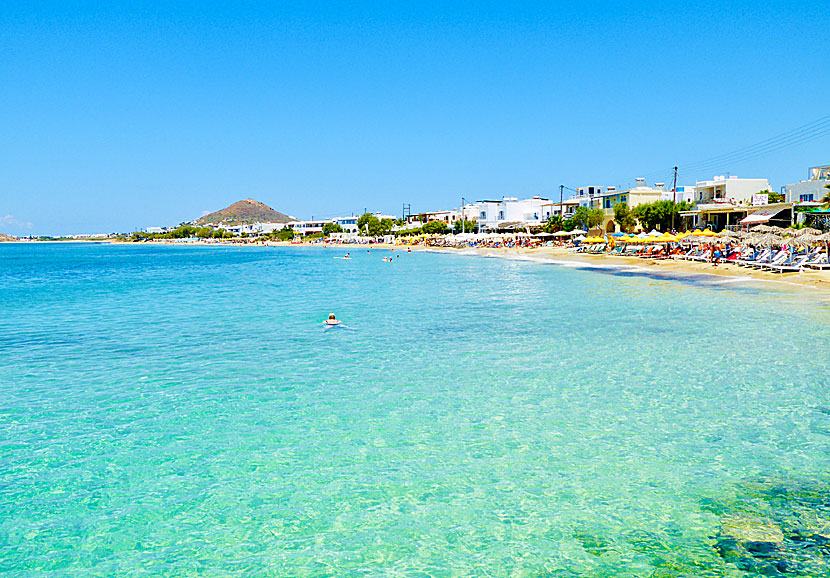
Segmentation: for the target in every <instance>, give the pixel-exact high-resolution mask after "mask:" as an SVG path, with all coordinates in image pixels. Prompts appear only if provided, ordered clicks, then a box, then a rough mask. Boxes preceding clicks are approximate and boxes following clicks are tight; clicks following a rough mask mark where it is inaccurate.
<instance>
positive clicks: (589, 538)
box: [0, 244, 830, 577]
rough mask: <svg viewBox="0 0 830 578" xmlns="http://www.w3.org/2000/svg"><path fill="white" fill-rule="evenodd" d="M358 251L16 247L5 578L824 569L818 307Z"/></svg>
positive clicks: (728, 287)
mask: <svg viewBox="0 0 830 578" xmlns="http://www.w3.org/2000/svg"><path fill="white" fill-rule="evenodd" d="M342 253H343V251H342V250H339V249H322V248H313V249H302V248H286V249H276V248H227V247H216V248H211V247H147V246H100V245H77V244H67V245H49V246H46V245H2V246H0V574H3V575H5V576H13V577H17V576H96V575H100V576H112V575H119V576H149V575H169V576H195V575H206V576H240V575H250V576H319V577H322V576H390V575H400V576H528V577H541V576H750V575H756V574H757V575H760V574H770V573H772V572H779V571H786V572H792V573H794V574H796V575H828V574H830V572H828V567H829V566H828V562H830V552H828V547H827V545H826V544H824V543H823V542H822V541H821V539H820V536H821V535H822V534H821V532H822V528H823V527H824V526H823V525H824V524H825V523H826V524H828V528H830V391H829V390H828V378H827V375H828V369H830V360H829V359H828V355H827V343H828V338H830V325H828V321H830V300H828V298H827V297H825V296H823V295H822V294H820V293H815V294H813V293H785V292H780V291H777V290H770V289H768V288H767V287H765V286H762V285H756V286H753V285H749V284H746V283H728V284H719V281H717V280H716V282H715V283H713V282H712V280H711V279H708V278H704V277H693V278H689V279H687V280H673V279H655V278H650V277H647V276H642V275H632V274H630V273H625V272H619V271H617V272H607V271H606V272H600V271H591V270H579V269H574V268H567V267H560V266H555V265H545V264H540V263H536V262H526V261H510V260H505V259H488V258H482V257H476V256H463V255H439V254H434V253H412V254H407V253H400V252H396V253H395V255H399V257H398V258H396V259H395V262H394V263H392V264H389V263H385V262H383V261H381V257H382V256H384V255H387V254H389V253H388V252H382V251H376V250H373V251H372V252H371V254H370V255H369V254H367V253H366V251H365V250H362V251H361V250H353V251H352V255H353V259H352V260H351V261H344V260H339V259H334V258H333V257H334V256H336V255H341V254H342ZM330 312H335V313H336V314H337V316H338V317H339V318H341V319H343V320H344V321H345V323H346V324H347V325H348V328H338V329H324V328H323V327H322V325H321V321H322V320H323V319H324V318H325V317H326V315H327V314H328V313H330ZM736 519H738V520H743V522H741V523H745V524H749V525H752V524H755V525H756V526H757V525H759V524H760V525H762V526H763V525H766V526H765V527H769V526H772V527H775V528H779V529H780V530H781V532H782V534H783V536H784V542H783V543H781V544H777V545H775V546H774V547H773V549H772V551H771V552H770V551H767V552H760V553H759V552H755V551H754V550H751V549H750V550H746V549H741V548H739V551H738V552H737V554H736V553H735V552H731V553H730V552H728V551H725V548H724V546H723V543H724V539H723V535H724V530H723V528H724V524H727V525H728V523H729V522H728V521H729V520H736ZM725 520H726V522H725ZM827 535H828V536H829V537H830V529H828V532H827ZM799 537H800V538H801V541H799ZM776 564H777V566H776Z"/></svg>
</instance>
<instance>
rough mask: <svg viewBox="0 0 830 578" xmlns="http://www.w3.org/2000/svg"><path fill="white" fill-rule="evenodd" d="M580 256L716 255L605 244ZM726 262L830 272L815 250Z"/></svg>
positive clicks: (768, 252) (762, 252) (766, 252)
mask: <svg viewBox="0 0 830 578" xmlns="http://www.w3.org/2000/svg"><path fill="white" fill-rule="evenodd" d="M577 252H580V253H604V254H606V255H618V256H623V257H640V258H643V259H668V258H674V259H682V260H686V261H701V262H708V261H709V260H710V259H711V256H712V253H711V250H710V249H709V248H703V247H694V248H692V249H689V250H688V251H686V252H685V253H666V251H665V249H663V248H658V249H656V250H655V249H652V248H651V247H648V248H645V247H642V246H635V245H624V244H623V245H618V246H616V247H614V248H613V249H612V250H611V251H606V245H605V244H604V243H600V244H594V245H587V246H582V247H579V248H578V249H577ZM723 260H724V261H727V262H730V263H735V264H736V265H738V266H741V267H748V268H753V269H760V270H765V271H771V272H773V273H795V272H798V271H803V270H804V269H817V270H824V269H830V262H828V259H827V254H826V252H825V251H824V250H823V249H821V248H818V249H815V250H813V251H812V252H809V253H793V252H790V251H787V250H780V251H777V250H774V249H755V250H754V251H753V253H752V254H751V255H750V256H745V257H744V258H738V259H734V258H727V259H723Z"/></svg>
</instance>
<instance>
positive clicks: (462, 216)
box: [461, 197, 467, 235]
mask: <svg viewBox="0 0 830 578" xmlns="http://www.w3.org/2000/svg"><path fill="white" fill-rule="evenodd" d="M466 224H467V223H465V222H464V197H461V234H462V235H463V234H464V233H466V229H465V227H464V226H465V225H466Z"/></svg>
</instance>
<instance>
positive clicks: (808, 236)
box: [793, 229, 822, 245]
mask: <svg viewBox="0 0 830 578" xmlns="http://www.w3.org/2000/svg"><path fill="white" fill-rule="evenodd" d="M813 230H815V229H813ZM821 237H822V236H821V235H820V234H813V233H805V234H803V235H798V236H797V237H793V239H795V240H797V241H801V243H802V244H804V245H815V244H817V243H819V242H821Z"/></svg>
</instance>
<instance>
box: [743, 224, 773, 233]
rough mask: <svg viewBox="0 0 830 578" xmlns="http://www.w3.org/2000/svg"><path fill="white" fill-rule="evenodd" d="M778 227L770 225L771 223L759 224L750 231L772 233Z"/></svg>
mask: <svg viewBox="0 0 830 578" xmlns="http://www.w3.org/2000/svg"><path fill="white" fill-rule="evenodd" d="M777 228H778V227H770V226H769V225H757V226H755V227H752V229H750V230H749V232H750V233H772V232H773V230H774V229H777Z"/></svg>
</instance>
